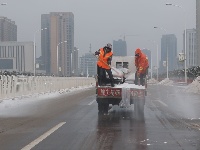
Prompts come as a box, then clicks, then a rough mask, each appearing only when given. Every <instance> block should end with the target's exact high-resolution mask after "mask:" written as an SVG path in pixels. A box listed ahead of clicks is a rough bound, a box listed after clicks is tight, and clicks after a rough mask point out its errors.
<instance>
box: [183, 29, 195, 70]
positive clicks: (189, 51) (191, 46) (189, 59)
mask: <svg viewBox="0 0 200 150" xmlns="http://www.w3.org/2000/svg"><path fill="white" fill-rule="evenodd" d="M186 34H187V35H186V37H187V38H186V42H187V44H186V46H187V48H186V67H187V68H190V67H193V66H198V62H197V60H198V57H197V48H196V30H195V29H187V30H186ZM183 43H185V33H183ZM183 47H184V49H185V44H183ZM183 53H184V52H183Z"/></svg>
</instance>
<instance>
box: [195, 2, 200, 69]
mask: <svg viewBox="0 0 200 150" xmlns="http://www.w3.org/2000/svg"><path fill="white" fill-rule="evenodd" d="M196 32H197V56H198V59H197V60H198V66H200V0H196Z"/></svg>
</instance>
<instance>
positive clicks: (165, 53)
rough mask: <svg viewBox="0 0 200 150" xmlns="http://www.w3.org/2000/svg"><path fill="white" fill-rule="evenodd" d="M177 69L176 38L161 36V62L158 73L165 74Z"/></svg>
mask: <svg viewBox="0 0 200 150" xmlns="http://www.w3.org/2000/svg"><path fill="white" fill-rule="evenodd" d="M167 59H168V71H173V70H174V69H177V38H176V36H175V35H174V34H166V35H162V38H161V62H160V67H159V72H161V73H164V72H167V64H166V63H167Z"/></svg>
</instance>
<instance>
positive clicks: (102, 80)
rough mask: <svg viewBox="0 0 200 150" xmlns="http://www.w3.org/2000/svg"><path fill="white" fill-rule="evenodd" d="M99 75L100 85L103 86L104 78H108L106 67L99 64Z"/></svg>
mask: <svg viewBox="0 0 200 150" xmlns="http://www.w3.org/2000/svg"><path fill="white" fill-rule="evenodd" d="M97 75H98V85H99V86H101V85H102V84H104V82H105V81H104V80H105V79H106V72H105V69H103V68H102V67H99V66H98V65H97Z"/></svg>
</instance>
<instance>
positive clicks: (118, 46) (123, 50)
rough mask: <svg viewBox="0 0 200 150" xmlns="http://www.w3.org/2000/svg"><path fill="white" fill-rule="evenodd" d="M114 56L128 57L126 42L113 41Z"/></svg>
mask: <svg viewBox="0 0 200 150" xmlns="http://www.w3.org/2000/svg"><path fill="white" fill-rule="evenodd" d="M113 54H114V56H127V46H126V41H123V40H121V39H119V40H118V41H115V40H114V41H113Z"/></svg>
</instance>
